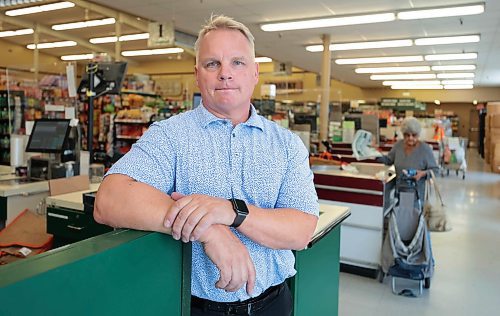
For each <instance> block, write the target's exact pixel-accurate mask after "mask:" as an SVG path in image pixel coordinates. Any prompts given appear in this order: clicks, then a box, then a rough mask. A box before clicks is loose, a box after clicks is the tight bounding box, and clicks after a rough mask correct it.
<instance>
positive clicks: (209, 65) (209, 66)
mask: <svg viewBox="0 0 500 316" xmlns="http://www.w3.org/2000/svg"><path fill="white" fill-rule="evenodd" d="M217 66H219V62H217V61H209V62H207V63H206V64H205V67H207V68H215V67H217Z"/></svg>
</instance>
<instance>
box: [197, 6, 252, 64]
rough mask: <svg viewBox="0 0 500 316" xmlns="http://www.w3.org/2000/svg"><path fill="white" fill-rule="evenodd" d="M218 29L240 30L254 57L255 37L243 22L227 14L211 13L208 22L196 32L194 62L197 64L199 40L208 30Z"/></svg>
mask: <svg viewBox="0 0 500 316" xmlns="http://www.w3.org/2000/svg"><path fill="white" fill-rule="evenodd" d="M219 29H229V30H236V31H239V32H241V34H243V35H244V36H245V37H246V39H247V40H248V44H250V50H251V52H252V57H253V58H254V59H255V44H254V40H255V38H254V37H253V35H252V33H251V32H250V30H249V29H248V27H246V26H245V25H244V24H243V23H241V22H238V21H236V20H234V19H233V18H230V17H228V16H225V15H213V14H212V15H211V16H210V19H209V20H208V22H207V23H206V24H205V25H204V26H203V27H202V28H201V30H200V32H199V33H198V38H197V39H196V42H195V43H194V51H195V53H196V64H198V55H199V52H200V43H201V40H202V39H203V37H204V36H205V35H207V33H208V32H210V31H214V30H219Z"/></svg>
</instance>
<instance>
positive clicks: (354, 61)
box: [335, 55, 424, 65]
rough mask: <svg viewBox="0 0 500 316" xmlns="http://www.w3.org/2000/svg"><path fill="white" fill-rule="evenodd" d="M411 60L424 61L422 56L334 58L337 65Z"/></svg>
mask: <svg viewBox="0 0 500 316" xmlns="http://www.w3.org/2000/svg"><path fill="white" fill-rule="evenodd" d="M412 61H424V58H423V57H422V56H419V55H417V56H392V57H365V58H341V59H337V60H335V63H336V64H339V65H355V64H380V63H404V62H412Z"/></svg>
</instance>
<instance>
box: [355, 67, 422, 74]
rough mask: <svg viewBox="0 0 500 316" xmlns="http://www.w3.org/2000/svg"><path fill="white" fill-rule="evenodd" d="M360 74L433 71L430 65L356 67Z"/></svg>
mask: <svg viewBox="0 0 500 316" xmlns="http://www.w3.org/2000/svg"><path fill="white" fill-rule="evenodd" d="M354 71H355V72H356V73H358V74H375V73H391V72H423V71H431V67H430V66H410V67H375V68H356V69H355V70H354Z"/></svg>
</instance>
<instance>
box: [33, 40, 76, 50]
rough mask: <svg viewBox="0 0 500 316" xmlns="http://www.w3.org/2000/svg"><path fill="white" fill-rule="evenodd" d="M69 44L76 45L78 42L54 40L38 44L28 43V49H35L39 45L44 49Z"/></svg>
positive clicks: (67, 45)
mask: <svg viewBox="0 0 500 316" xmlns="http://www.w3.org/2000/svg"><path fill="white" fill-rule="evenodd" d="M69 46H76V42H75V41H62V42H52V43H40V44H38V45H36V44H28V45H26V47H27V48H28V49H35V47H37V48H38V49H44V48H56V47H69Z"/></svg>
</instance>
